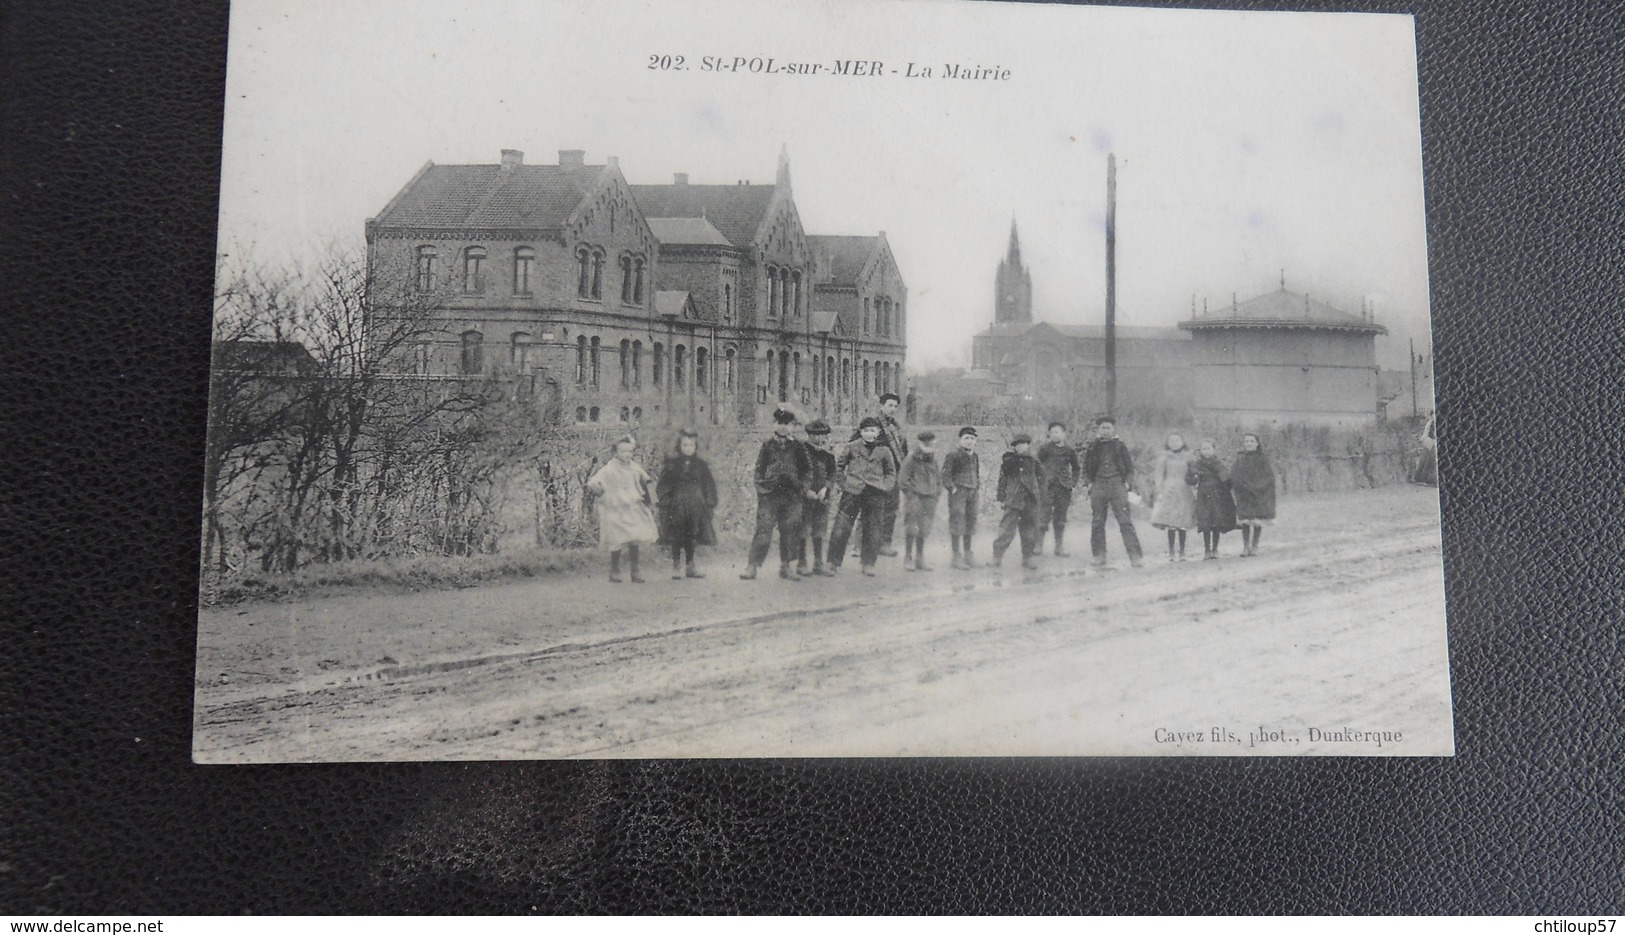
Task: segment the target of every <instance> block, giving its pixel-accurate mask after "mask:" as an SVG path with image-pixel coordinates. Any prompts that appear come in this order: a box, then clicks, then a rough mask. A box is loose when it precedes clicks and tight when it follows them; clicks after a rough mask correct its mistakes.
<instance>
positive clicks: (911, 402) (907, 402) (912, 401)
mask: <svg viewBox="0 0 1625 935" xmlns="http://www.w3.org/2000/svg"><path fill="white" fill-rule="evenodd" d="M919 403H920V397H919V396H918V395H916V394H915V392H914V384H912V383H910V384H909V385H908V397H907V398H906V399H904V400H903V418H905V419H907V420H908V421H909V422H911V423H912V422H914V421H915V414H916V413H917V412H918V410H919Z"/></svg>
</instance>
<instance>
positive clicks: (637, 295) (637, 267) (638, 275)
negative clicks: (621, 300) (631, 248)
mask: <svg viewBox="0 0 1625 935" xmlns="http://www.w3.org/2000/svg"><path fill="white" fill-rule="evenodd" d="M632 304H634V305H642V304H643V257H633V258H632Z"/></svg>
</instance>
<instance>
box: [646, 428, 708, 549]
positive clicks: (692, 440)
mask: <svg viewBox="0 0 1625 935" xmlns="http://www.w3.org/2000/svg"><path fill="white" fill-rule="evenodd" d="M699 447H700V436H699V435H698V434H697V433H695V432H693V431H691V430H689V429H683V430H682V432H681V433H679V434H678V436H677V452H676V453H675V454H670V455H667V456H666V463H665V464H664V465H662V466H661V468H660V479H659V481H658V482H656V484H655V499H656V502H658V503H659V504H660V544H661V545H666V546H670V547H671V577H672V580H674V581H676V580H680V579H682V578H685V577H687V578H704V577H705V573H704V572H701V571H700V570H699V569H697V568H695V567H694V547H695V546H697V545H716V544H717V533H716V529H715V527H713V526H712V524H711V517H712V514H713V513H714V512H715V511H716V508H717V482H716V480H715V479H714V478H712V476H711V466H710V465H708V464H706V463H705V459H703V458H701V457H700V456H699V454H698V452H699Z"/></svg>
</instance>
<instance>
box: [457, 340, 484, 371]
mask: <svg viewBox="0 0 1625 935" xmlns="http://www.w3.org/2000/svg"><path fill="white" fill-rule="evenodd" d="M484 341H485V336H484V335H482V334H480V333H479V332H478V331H464V332H463V355H462V361H461V363H462V371H463V373H469V374H477V373H479V372H481V371H482V370H484V369H485V352H484V349H483V346H482V345H483V343H484Z"/></svg>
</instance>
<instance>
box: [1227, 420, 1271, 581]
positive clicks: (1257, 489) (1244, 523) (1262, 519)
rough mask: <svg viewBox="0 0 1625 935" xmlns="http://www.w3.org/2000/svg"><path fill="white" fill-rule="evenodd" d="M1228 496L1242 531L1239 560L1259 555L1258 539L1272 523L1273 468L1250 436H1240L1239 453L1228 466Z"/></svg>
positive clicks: (1255, 439)
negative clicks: (1233, 502) (1230, 497)
mask: <svg viewBox="0 0 1625 935" xmlns="http://www.w3.org/2000/svg"><path fill="white" fill-rule="evenodd" d="M1230 492H1231V493H1232V494H1233V495H1234V496H1235V499H1236V525H1238V526H1240V527H1241V544H1242V549H1241V557H1242V558H1252V557H1253V556H1254V555H1257V554H1258V537H1259V536H1260V535H1262V534H1263V532H1264V527H1265V526H1268V525H1269V524H1270V522H1271V521H1272V520H1274V519H1275V468H1274V467H1273V466H1272V465H1271V464H1270V459H1269V455H1266V454H1265V453H1264V446H1263V445H1262V444H1260V443H1259V441H1258V436H1257V435H1254V434H1252V433H1251V432H1249V433H1247V434H1246V435H1243V436H1241V452H1240V453H1239V454H1237V455H1236V460H1235V462H1234V463H1233V464H1231V465H1230Z"/></svg>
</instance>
